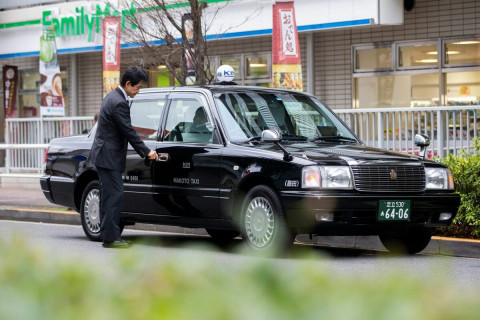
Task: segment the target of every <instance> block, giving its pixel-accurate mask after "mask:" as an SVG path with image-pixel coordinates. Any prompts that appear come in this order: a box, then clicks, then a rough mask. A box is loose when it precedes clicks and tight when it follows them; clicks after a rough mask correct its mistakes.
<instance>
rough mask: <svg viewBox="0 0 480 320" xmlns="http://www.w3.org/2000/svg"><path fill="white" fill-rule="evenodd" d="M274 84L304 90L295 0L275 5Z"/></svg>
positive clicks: (273, 38) (273, 41) (273, 39)
mask: <svg viewBox="0 0 480 320" xmlns="http://www.w3.org/2000/svg"><path fill="white" fill-rule="evenodd" d="M272 48H273V85H274V87H276V88H282V89H293V90H298V91H303V81H302V60H301V57H300V41H299V39H298V32H297V23H296V20H295V8H294V3H293V1H289V2H279V3H276V4H274V5H273V36H272Z"/></svg>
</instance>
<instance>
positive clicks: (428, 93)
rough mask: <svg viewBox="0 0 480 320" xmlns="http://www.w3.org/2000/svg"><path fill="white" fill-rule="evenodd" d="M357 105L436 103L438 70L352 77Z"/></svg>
mask: <svg viewBox="0 0 480 320" xmlns="http://www.w3.org/2000/svg"><path fill="white" fill-rule="evenodd" d="M355 83H356V84H355V87H356V97H355V101H356V104H357V105H356V107H357V108H386V107H431V106H438V102H439V99H438V86H439V78H438V74H437V73H433V74H418V75H397V76H378V77H360V78H356V79H355Z"/></svg>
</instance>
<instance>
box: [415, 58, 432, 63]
mask: <svg viewBox="0 0 480 320" xmlns="http://www.w3.org/2000/svg"><path fill="white" fill-rule="evenodd" d="M415 62H418V63H437V59H421V60H415Z"/></svg>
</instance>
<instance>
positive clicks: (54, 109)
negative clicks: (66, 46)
mask: <svg viewBox="0 0 480 320" xmlns="http://www.w3.org/2000/svg"><path fill="white" fill-rule="evenodd" d="M40 114H41V115H42V116H65V103H64V99H63V90H62V77H61V75H60V66H59V65H58V60H57V45H56V43H55V29H53V27H49V28H45V29H43V30H42V35H41V36H40Z"/></svg>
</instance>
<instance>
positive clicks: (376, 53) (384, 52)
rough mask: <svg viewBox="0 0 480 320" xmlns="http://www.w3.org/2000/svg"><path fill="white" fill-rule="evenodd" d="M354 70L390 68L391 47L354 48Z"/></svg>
mask: <svg viewBox="0 0 480 320" xmlns="http://www.w3.org/2000/svg"><path fill="white" fill-rule="evenodd" d="M355 53H356V56H355V63H356V65H355V70H375V69H392V48H391V47H386V48H372V49H357V50H355Z"/></svg>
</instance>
